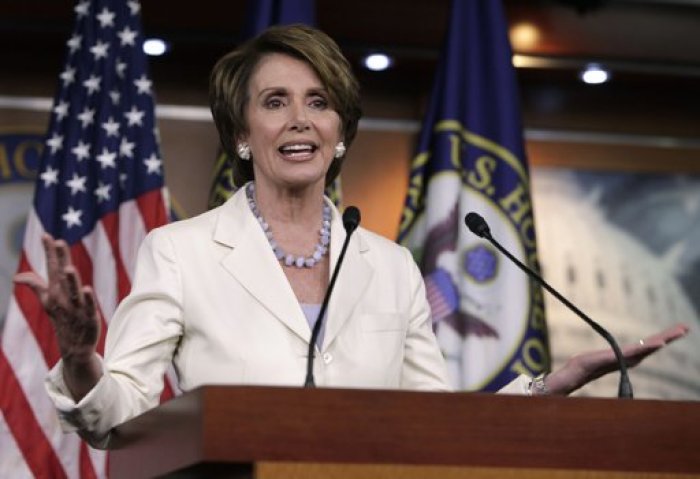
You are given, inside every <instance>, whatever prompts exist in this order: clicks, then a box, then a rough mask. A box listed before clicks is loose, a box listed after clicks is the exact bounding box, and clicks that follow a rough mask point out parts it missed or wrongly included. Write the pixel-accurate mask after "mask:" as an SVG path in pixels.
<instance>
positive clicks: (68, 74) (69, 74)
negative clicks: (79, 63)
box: [59, 67, 75, 88]
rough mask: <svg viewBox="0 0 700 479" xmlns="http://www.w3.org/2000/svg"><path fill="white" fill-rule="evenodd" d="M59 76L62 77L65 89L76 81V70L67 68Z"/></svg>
mask: <svg viewBox="0 0 700 479" xmlns="http://www.w3.org/2000/svg"><path fill="white" fill-rule="evenodd" d="M59 76H60V77H61V81H62V82H63V87H64V88H65V87H67V86H68V85H70V84H71V83H73V82H74V81H75V68H73V67H67V68H66V69H65V70H63V72H62V73H61V74H60V75H59Z"/></svg>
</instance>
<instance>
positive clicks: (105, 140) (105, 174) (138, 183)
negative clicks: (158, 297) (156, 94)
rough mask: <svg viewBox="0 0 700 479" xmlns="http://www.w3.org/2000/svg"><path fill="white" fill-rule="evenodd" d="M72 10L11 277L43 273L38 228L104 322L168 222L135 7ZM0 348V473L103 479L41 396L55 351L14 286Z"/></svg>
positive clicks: (92, 457)
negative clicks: (58, 242)
mask: <svg viewBox="0 0 700 479" xmlns="http://www.w3.org/2000/svg"><path fill="white" fill-rule="evenodd" d="M74 10H75V14H76V16H75V27H74V30H73V33H72V35H71V37H70V39H69V40H68V42H67V54H66V61H65V66H64V68H63V71H62V72H61V73H60V76H59V85H58V92H57V94H56V97H55V100H54V106H53V108H52V111H51V120H50V124H49V131H48V133H47V135H46V141H45V148H44V151H43V155H42V159H41V163H40V167H39V175H38V178H37V183H36V189H35V194H34V203H33V208H32V210H31V211H30V213H29V217H28V219H27V227H26V232H25V237H24V247H23V251H22V255H21V258H20V264H19V267H18V272H23V271H30V270H33V271H35V272H37V273H39V274H40V275H42V276H44V277H45V276H46V266H45V258H44V251H43V249H42V247H41V241H40V238H41V235H42V233H43V232H48V233H50V234H51V235H52V236H54V237H56V238H63V239H65V240H66V241H67V242H68V244H69V245H70V248H71V254H72V256H73V261H74V263H75V265H76V266H77V267H78V269H79V271H80V274H81V276H82V278H83V281H84V283H85V284H91V285H92V286H93V289H94V290H95V294H96V297H97V300H98V303H99V309H100V311H101V313H102V317H103V318H105V322H106V321H108V319H109V318H110V317H111V315H112V313H113V311H114V309H115V308H116V306H117V304H118V302H119V301H120V300H121V299H122V298H123V297H124V296H125V295H126V294H127V293H128V291H129V289H130V287H131V283H130V280H131V274H132V272H133V269H134V263H135V259H136V251H137V249H138V246H139V244H140V242H141V240H142V239H143V238H144V236H145V235H146V233H147V232H148V231H149V230H151V229H152V228H154V227H156V226H159V225H162V224H164V223H166V222H167V207H166V192H165V190H164V186H163V169H162V162H161V158H160V152H159V145H158V135H157V130H156V124H155V117H154V99H153V91H152V82H151V80H150V79H149V77H148V72H147V62H146V57H145V55H144V53H143V51H142V42H143V35H142V32H141V21H140V4H139V2H138V1H134V0H130V1H124V0H89V1H88V0H82V1H80V2H78V3H77V4H76V6H75V8H74ZM102 330H103V336H102V338H100V343H99V352H100V353H101V352H102V348H103V344H104V331H105V330H106V324H104V325H103V328H102ZM0 346H1V347H0V409H1V411H2V415H1V416H0V475H2V476H3V477H13V478H17V477H42V478H44V477H50V478H53V477H71V478H74V477H75V478H77V477H81V478H82V477H86V478H87V477H105V476H106V475H107V472H106V454H105V453H104V452H102V451H96V450H93V449H91V448H89V447H88V446H86V444H85V443H83V442H82V441H81V440H80V439H79V437H78V436H77V435H76V434H74V433H71V434H63V433H62V432H61V430H60V428H59V423H58V417H57V414H56V412H55V410H54V408H53V405H52V403H51V402H50V401H49V398H48V396H47V394H46V392H45V389H44V378H45V376H46V374H47V372H48V371H49V369H50V368H51V367H52V366H53V365H54V364H55V363H56V362H57V361H58V360H59V351H58V348H57V343H56V340H55V337H54V332H53V328H52V326H51V322H50V320H49V318H48V317H47V316H46V314H45V313H44V311H43V310H42V308H41V305H40V303H39V302H38V300H37V298H36V297H35V296H34V294H33V293H32V291H31V290H30V289H29V288H27V287H24V286H21V287H20V286H18V287H15V289H14V292H13V297H12V298H11V299H10V304H9V310H8V314H7V320H6V324H5V327H4V331H3V335H2V338H1V343H0ZM170 391H171V388H170V386H169V385H167V382H166V392H165V393H164V394H165V395H166V396H167V395H169V394H172V393H171V392H170Z"/></svg>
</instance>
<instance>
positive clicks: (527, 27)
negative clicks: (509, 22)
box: [509, 22, 540, 50]
mask: <svg viewBox="0 0 700 479" xmlns="http://www.w3.org/2000/svg"><path fill="white" fill-rule="evenodd" d="M509 36H510V42H511V43H512V44H513V48H514V49H515V50H529V49H531V48H533V47H534V46H535V45H537V43H538V42H539V40H540V30H539V28H537V26H535V25H533V24H532V23H528V22H523V23H518V24H517V25H514V26H513V28H511V29H510V35H509Z"/></svg>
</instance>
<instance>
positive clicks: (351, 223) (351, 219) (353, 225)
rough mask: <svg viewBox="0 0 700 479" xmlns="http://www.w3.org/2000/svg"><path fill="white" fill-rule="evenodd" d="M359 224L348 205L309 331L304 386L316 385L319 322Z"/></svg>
mask: <svg viewBox="0 0 700 479" xmlns="http://www.w3.org/2000/svg"><path fill="white" fill-rule="evenodd" d="M359 224H360V210H359V209H357V208H356V207H355V206H348V207H347V208H346V209H345V212H344V213H343V227H344V228H345V241H344V242H343V248H342V249H341V250H340V256H338V263H337V264H336V265H335V269H334V270H333V275H332V276H331V282H330V283H329V284H328V289H326V296H325V297H324V298H323V303H322V304H321V310H320V311H319V312H318V317H317V318H316V323H315V324H314V329H313V330H312V331H311V339H310V340H309V354H308V356H307V357H306V380H305V381H304V387H305V388H314V387H316V383H315V382H314V356H315V354H314V349H315V347H316V341H317V340H318V335H319V334H321V324H322V323H323V315H324V314H325V313H326V308H327V307H328V300H329V299H330V297H331V292H332V291H333V286H334V285H335V280H336V278H337V277H338V272H339V271H340V265H341V264H342V263H343V258H344V257H345V251H346V250H347V249H348V244H349V243H350V236H351V235H352V233H353V232H354V231H355V230H356V229H357V227H358V226H359Z"/></svg>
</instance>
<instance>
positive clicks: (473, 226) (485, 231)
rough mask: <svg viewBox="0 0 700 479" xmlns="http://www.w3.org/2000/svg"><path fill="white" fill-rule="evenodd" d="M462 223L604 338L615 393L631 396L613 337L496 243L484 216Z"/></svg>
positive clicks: (474, 217)
mask: <svg viewBox="0 0 700 479" xmlns="http://www.w3.org/2000/svg"><path fill="white" fill-rule="evenodd" d="M464 223H465V224H466V225H467V228H469V230H470V231H471V232H472V233H474V234H475V235H477V236H479V237H480V238H485V239H487V240H488V241H489V242H491V244H493V245H494V246H495V247H496V248H497V249H498V250H499V251H500V252H501V253H503V254H504V255H505V256H506V257H507V258H508V259H509V260H511V261H512V262H513V263H515V264H516V265H517V266H518V267H519V268H520V269H521V270H523V271H524V272H525V273H527V275H528V276H530V277H532V278H534V279H535V280H537V282H538V283H540V284H541V285H542V286H543V287H544V288H545V289H546V290H547V291H549V292H550V293H552V294H553V295H554V297H555V298H557V299H558V300H559V301H561V302H562V303H564V304H565V305H566V307H568V308H569V309H570V310H571V311H573V312H574V313H576V314H577V315H578V316H579V317H580V318H581V319H583V320H584V321H585V322H586V323H588V325H589V326H590V327H592V328H593V329H594V330H595V331H596V332H597V333H598V334H600V335H601V336H602V337H603V338H605V340H606V341H607V342H608V343H609V344H610V347H612V349H613V351H614V352H615V358H616V359H617V364H618V367H619V369H620V385H619V388H618V393H617V395H618V397H621V398H632V397H633V394H632V384H631V383H630V379H629V376H628V375H627V364H625V360H624V359H623V357H622V351H620V346H618V344H617V341H615V338H613V336H612V335H611V334H610V333H609V332H608V331H607V330H606V329H605V328H603V327H602V326H601V325H599V324H598V323H596V322H595V321H593V320H592V319H591V318H589V317H588V316H587V315H586V314H585V313H584V312H583V311H581V310H580V309H578V308H577V307H576V306H574V305H573V304H572V303H571V302H570V301H569V300H568V299H566V298H565V297H564V296H562V295H561V294H559V292H558V291H557V290H555V289H554V288H552V287H551V286H550V285H549V284H547V282H546V281H545V280H544V279H542V277H541V276H540V275H538V274H537V273H536V272H535V271H533V270H532V269H530V268H528V267H527V266H525V265H524V264H523V263H521V262H520V261H519V260H518V259H517V258H516V257H515V256H513V255H512V254H510V253H509V252H508V251H507V250H506V249H505V248H504V247H503V246H501V245H500V244H499V243H498V241H496V240H495V239H494V238H493V236H491V230H490V228H489V225H488V224H486V220H484V218H482V217H481V216H480V215H479V214H477V213H474V212H473V211H472V212H471V213H468V214H467V216H465V217H464Z"/></svg>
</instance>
